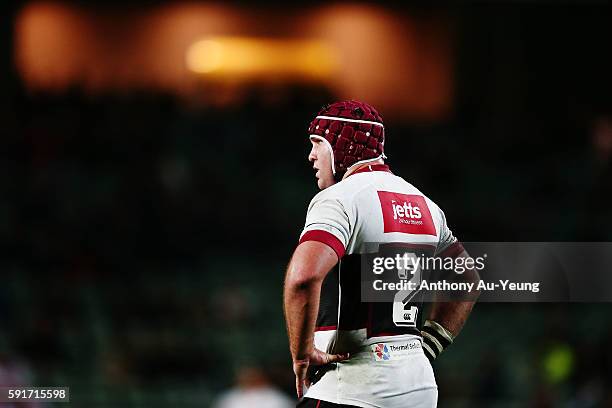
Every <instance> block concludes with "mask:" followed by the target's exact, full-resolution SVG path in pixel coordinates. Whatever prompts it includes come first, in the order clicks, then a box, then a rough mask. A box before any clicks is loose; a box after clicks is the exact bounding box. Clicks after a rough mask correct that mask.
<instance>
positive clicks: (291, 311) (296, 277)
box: [283, 241, 338, 361]
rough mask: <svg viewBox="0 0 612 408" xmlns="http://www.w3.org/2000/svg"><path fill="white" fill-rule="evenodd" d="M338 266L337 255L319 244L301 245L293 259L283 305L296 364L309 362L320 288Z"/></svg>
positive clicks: (310, 242) (286, 279) (286, 282)
mask: <svg viewBox="0 0 612 408" xmlns="http://www.w3.org/2000/svg"><path fill="white" fill-rule="evenodd" d="M337 262H338V256H337V255H336V253H335V252H334V251H333V250H332V249H331V248H330V247H329V246H327V245H325V244H323V243H321V242H317V241H306V242H303V243H301V244H300V245H299V246H298V247H297V248H296V249H295V252H294V253H293V256H292V257H291V261H290V262H289V266H288V267H287V274H286V276H285V288H284V295H283V299H284V301H283V304H284V310H285V320H286V322H287V332H288V334H289V348H290V350H291V357H292V358H293V360H294V361H295V360H305V359H307V358H308V357H309V356H310V355H311V354H312V352H313V350H314V346H313V335H314V328H315V324H316V319H317V314H318V312H319V296H320V293H321V284H322V283H323V279H324V278H325V276H327V273H328V272H329V271H330V270H331V269H332V268H333V267H334V265H336V263H337Z"/></svg>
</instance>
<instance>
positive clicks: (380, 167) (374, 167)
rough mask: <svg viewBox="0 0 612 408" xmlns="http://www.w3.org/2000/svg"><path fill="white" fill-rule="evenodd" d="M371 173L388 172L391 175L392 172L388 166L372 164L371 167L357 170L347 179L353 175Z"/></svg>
mask: <svg viewBox="0 0 612 408" xmlns="http://www.w3.org/2000/svg"><path fill="white" fill-rule="evenodd" d="M370 171H386V172H387V173H391V170H389V166H387V165H386V164H370V165H369V166H363V167H362V168H360V169H358V170H355V171H354V172H352V173H351V174H349V175H348V176H347V177H350V176H352V175H353V174H357V173H366V172H370Z"/></svg>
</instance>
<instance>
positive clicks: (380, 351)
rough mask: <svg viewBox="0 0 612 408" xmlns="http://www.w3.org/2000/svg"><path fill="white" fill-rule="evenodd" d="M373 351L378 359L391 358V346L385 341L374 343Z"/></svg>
mask: <svg viewBox="0 0 612 408" xmlns="http://www.w3.org/2000/svg"><path fill="white" fill-rule="evenodd" d="M371 347H372V353H373V354H374V359H375V360H376V361H385V360H389V359H390V358H391V355H390V354H389V347H387V345H386V344H384V343H378V344H372V346H371Z"/></svg>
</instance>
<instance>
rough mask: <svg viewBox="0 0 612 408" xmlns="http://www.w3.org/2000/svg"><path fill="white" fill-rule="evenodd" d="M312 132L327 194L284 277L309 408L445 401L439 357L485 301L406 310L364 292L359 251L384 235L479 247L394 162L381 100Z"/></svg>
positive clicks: (437, 247) (337, 106)
mask: <svg viewBox="0 0 612 408" xmlns="http://www.w3.org/2000/svg"><path fill="white" fill-rule="evenodd" d="M308 132H309V137H310V141H311V143H312V150H311V151H310V153H309V155H308V160H309V161H310V162H312V165H313V168H314V170H315V171H316V179H317V184H318V187H319V188H320V189H321V190H322V191H321V192H319V193H318V194H317V195H316V196H315V197H314V198H313V199H312V201H311V203H310V205H309V207H308V212H307V216H306V225H305V227H304V230H303V232H302V234H301V237H300V240H299V244H298V246H297V248H296V249H295V252H294V253H293V256H292V258H291V261H290V263H289V266H288V268H287V273H286V277H285V286H284V311H285V318H286V322H287V331H288V335H289V343H290V351H291V356H292V358H293V370H294V373H295V384H296V392H297V396H298V398H300V399H301V400H300V402H299V403H298V407H314V408H322V407H351V406H353V407H368V408H370V407H398V408H399V407H401V408H406V407H423V408H425V407H428V408H429V407H435V406H436V404H437V397H438V390H437V385H436V381H435V378H434V372H433V369H432V366H431V362H432V361H433V360H434V359H435V358H436V357H437V356H438V355H439V354H440V353H441V352H442V351H443V350H444V349H445V348H446V347H447V346H449V345H450V344H451V343H452V342H453V340H454V339H455V337H456V336H457V334H458V333H459V331H460V330H461V328H462V327H463V325H464V323H465V321H466V319H467V317H468V315H469V313H470V311H471V309H472V307H473V302H471V301H461V302H445V303H443V302H438V303H433V304H432V305H431V307H430V308H429V314H428V316H427V319H426V321H425V323H424V324H420V322H421V320H422V319H421V314H422V313H421V312H422V305H421V304H417V303H409V304H407V305H406V306H405V310H404V313H400V314H399V316H400V317H399V318H398V317H397V314H395V313H394V310H393V305H390V304H388V303H368V302H362V301H361V298H360V269H359V268H360V261H359V254H360V251H361V250H362V249H361V248H362V245H363V244H364V243H366V242H377V243H400V244H405V245H407V246H410V245H412V244H418V247H425V248H427V247H429V248H431V251H432V253H433V254H435V255H440V256H444V257H449V256H450V257H467V256H468V255H467V254H466V253H465V251H464V249H463V246H462V245H461V243H459V242H458V241H457V239H456V238H455V237H454V235H453V233H452V232H451V230H450V229H449V227H448V225H447V222H446V219H445V216H444V213H443V212H442V210H441V209H440V208H439V207H438V206H437V205H436V204H435V203H434V202H433V201H431V200H430V199H429V198H427V197H426V196H425V195H424V194H423V193H421V192H420V191H419V190H418V189H417V188H416V187H414V186H413V185H412V184H410V183H408V182H407V181H405V180H404V179H402V178H401V177H399V176H397V175H395V174H393V173H392V172H391V169H390V168H389V167H388V166H387V165H386V164H385V162H384V159H386V156H385V154H384V143H385V129H384V125H383V121H382V118H381V116H380V115H379V114H378V112H377V111H376V110H375V109H374V108H373V107H372V106H370V105H368V104H366V103H363V102H358V101H344V102H336V103H333V104H331V105H327V106H325V107H324V108H323V109H322V110H321V111H320V112H319V113H318V114H317V116H316V117H315V119H314V120H313V121H312V122H311V123H310V126H309V129H308ZM398 206H400V207H401V208H400V207H398ZM402 208H403V210H402ZM406 209H409V210H406Z"/></svg>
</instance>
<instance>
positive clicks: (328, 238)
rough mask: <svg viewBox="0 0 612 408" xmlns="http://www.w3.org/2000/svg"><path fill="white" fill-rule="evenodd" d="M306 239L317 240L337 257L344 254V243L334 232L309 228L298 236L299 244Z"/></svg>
mask: <svg viewBox="0 0 612 408" xmlns="http://www.w3.org/2000/svg"><path fill="white" fill-rule="evenodd" d="M306 241H318V242H321V243H323V244H325V245H327V246H329V247H330V248H331V249H333V250H334V252H335V253H336V255H338V258H342V257H343V256H344V252H345V249H344V245H343V244H342V242H341V241H340V240H339V239H338V238H336V236H335V235H334V234H332V233H331V232H327V231H323V230H311V231H307V232H306V233H305V234H304V235H302V238H300V242H299V243H300V244H301V243H302V242H306Z"/></svg>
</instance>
